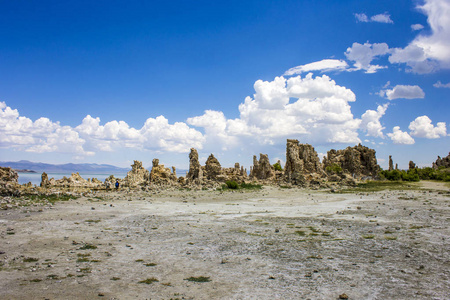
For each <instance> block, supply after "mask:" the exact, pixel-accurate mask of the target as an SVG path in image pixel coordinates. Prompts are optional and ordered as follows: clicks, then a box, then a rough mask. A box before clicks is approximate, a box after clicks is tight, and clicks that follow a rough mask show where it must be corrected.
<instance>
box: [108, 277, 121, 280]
mask: <svg viewBox="0 0 450 300" xmlns="http://www.w3.org/2000/svg"><path fill="white" fill-rule="evenodd" d="M110 280H113V281H117V280H120V277H111V278H110Z"/></svg>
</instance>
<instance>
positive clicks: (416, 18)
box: [0, 0, 450, 169]
mask: <svg viewBox="0 0 450 300" xmlns="http://www.w3.org/2000/svg"><path fill="white" fill-rule="evenodd" d="M0 40H1V43H0V160H2V161H8V160H10V161H15V160H21V159H27V160H32V161H39V162H47V163H67V162H75V163H77V162H78V163H81V162H95V163H109V164H114V165H118V166H129V165H130V164H132V162H133V160H141V161H143V163H144V166H151V161H152V159H153V158H159V159H160V161H161V163H163V164H165V165H166V166H172V165H174V166H176V167H178V168H183V169H185V168H187V167H188V153H189V149H190V148H191V147H194V148H196V149H197V150H198V151H199V153H200V157H201V162H202V163H204V161H206V158H207V157H208V156H209V154H210V153H213V154H214V155H215V156H216V157H217V158H218V159H219V161H220V162H221V163H222V165H223V166H226V167H228V166H233V165H234V163H235V162H239V163H241V164H243V165H244V166H245V167H247V168H248V167H249V166H250V165H251V163H252V156H253V155H259V153H267V154H269V158H270V159H271V161H273V162H274V163H275V162H276V160H278V159H280V160H281V161H282V162H284V159H285V144H286V139H287V138H295V139H298V140H300V141H301V142H305V143H310V144H312V145H313V146H314V147H315V148H316V150H317V152H319V153H320V156H323V155H325V154H326V151H328V150H330V149H331V148H334V149H342V148H345V147H347V146H353V145H355V144H357V143H359V142H361V143H362V144H363V145H366V146H368V147H370V148H374V149H375V150H376V151H377V157H378V159H379V163H380V165H381V166H382V167H387V159H388V156H389V155H392V156H393V158H394V162H396V163H398V164H399V167H401V168H407V165H408V162H409V160H413V161H414V162H416V163H417V164H418V165H421V166H425V165H430V164H431V162H432V161H434V160H435V159H436V158H437V156H438V155H440V156H445V155H447V153H448V152H449V151H450V138H449V133H450V130H449V122H450V117H449V113H448V111H449V101H450V99H449V98H450V1H449V0H427V1H402V0H401V1H361V0H355V1H223V2H221V1H71V2H66V1H45V0H43V1H0Z"/></svg>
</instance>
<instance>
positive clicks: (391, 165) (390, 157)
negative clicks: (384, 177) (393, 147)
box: [389, 155, 394, 171]
mask: <svg viewBox="0 0 450 300" xmlns="http://www.w3.org/2000/svg"><path fill="white" fill-rule="evenodd" d="M392 170H394V162H393V161H392V155H389V171H392Z"/></svg>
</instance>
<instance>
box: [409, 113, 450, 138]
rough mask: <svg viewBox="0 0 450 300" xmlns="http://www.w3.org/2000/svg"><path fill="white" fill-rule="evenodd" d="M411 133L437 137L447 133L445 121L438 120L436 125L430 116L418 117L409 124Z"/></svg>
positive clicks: (422, 136)
mask: <svg viewBox="0 0 450 300" xmlns="http://www.w3.org/2000/svg"><path fill="white" fill-rule="evenodd" d="M408 128H409V130H411V135H412V136H416V137H421V138H427V139H437V138H440V137H441V136H442V137H443V136H446V135H447V127H446V124H445V122H438V123H437V125H436V126H434V125H433V124H431V120H430V118H428V116H421V117H417V118H416V119H415V120H414V121H412V122H411V123H410V124H409V127H408Z"/></svg>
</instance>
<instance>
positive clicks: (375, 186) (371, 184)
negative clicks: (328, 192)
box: [340, 180, 419, 193]
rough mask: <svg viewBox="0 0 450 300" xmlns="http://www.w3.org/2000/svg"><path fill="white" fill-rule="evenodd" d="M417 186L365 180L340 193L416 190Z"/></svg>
mask: <svg viewBox="0 0 450 300" xmlns="http://www.w3.org/2000/svg"><path fill="white" fill-rule="evenodd" d="M417 189H419V187H418V186H415V185H412V184H409V183H407V182H402V181H371V180H369V181H366V182H363V183H359V184H358V185H357V186H356V187H354V188H349V189H343V190H341V191H340V193H360V192H363V193H367V192H379V191H384V190H417Z"/></svg>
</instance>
